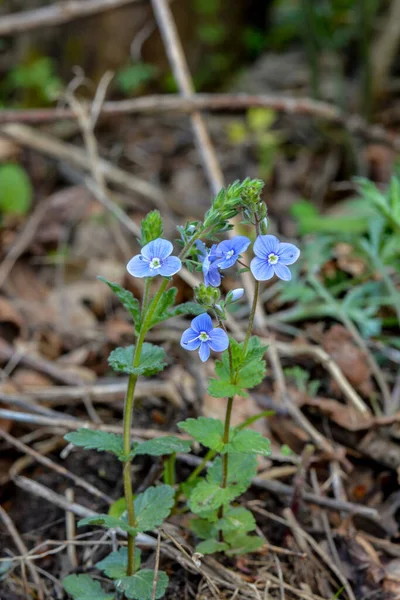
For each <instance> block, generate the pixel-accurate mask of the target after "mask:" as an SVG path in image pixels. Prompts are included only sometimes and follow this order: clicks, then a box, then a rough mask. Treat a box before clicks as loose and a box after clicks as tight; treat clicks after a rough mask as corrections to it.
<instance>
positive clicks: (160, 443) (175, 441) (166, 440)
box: [133, 435, 191, 456]
mask: <svg viewBox="0 0 400 600" xmlns="http://www.w3.org/2000/svg"><path fill="white" fill-rule="evenodd" d="M190 444H191V443H190V441H189V440H181V439H180V438H178V437H175V436H173V435H168V436H165V437H159V438H155V439H153V440H148V441H147V442H143V443H141V444H138V445H137V446H136V447H135V449H134V451H133V455H134V456H136V455H137V454H147V455H149V456H163V455H165V454H173V453H174V452H190Z"/></svg>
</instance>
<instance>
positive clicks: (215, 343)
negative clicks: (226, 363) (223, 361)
mask: <svg viewBox="0 0 400 600" xmlns="http://www.w3.org/2000/svg"><path fill="white" fill-rule="evenodd" d="M209 336H210V339H209V340H208V345H209V346H210V348H211V350H214V352H223V351H224V350H226V349H227V347H228V346H229V338H228V336H227V334H226V333H225V331H224V330H223V329H221V328H220V327H217V328H216V329H213V330H212V331H211V332H210V333H209Z"/></svg>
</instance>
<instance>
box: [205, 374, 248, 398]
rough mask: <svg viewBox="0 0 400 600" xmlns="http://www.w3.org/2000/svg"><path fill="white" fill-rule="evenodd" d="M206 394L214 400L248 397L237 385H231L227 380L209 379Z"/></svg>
mask: <svg viewBox="0 0 400 600" xmlns="http://www.w3.org/2000/svg"><path fill="white" fill-rule="evenodd" d="M207 391H208V393H209V394H210V396H213V397H214V398H233V397H234V396H242V398H245V397H247V396H248V394H247V392H245V390H244V389H243V388H241V387H239V386H238V385H233V383H230V382H229V378H227V379H210V382H209V384H208V390H207Z"/></svg>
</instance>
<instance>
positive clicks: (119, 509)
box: [108, 497, 126, 519]
mask: <svg viewBox="0 0 400 600" xmlns="http://www.w3.org/2000/svg"><path fill="white" fill-rule="evenodd" d="M125 511H126V499H125V498H124V497H122V498H118V500H116V501H115V502H113V503H112V504H111V506H110V508H109V509H108V514H109V516H110V517H117V519H119V518H120V517H122V515H123V514H124V512H125Z"/></svg>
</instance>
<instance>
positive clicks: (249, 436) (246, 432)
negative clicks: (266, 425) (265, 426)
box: [224, 429, 271, 456]
mask: <svg viewBox="0 0 400 600" xmlns="http://www.w3.org/2000/svg"><path fill="white" fill-rule="evenodd" d="M224 452H244V453H245V454H261V455H262V456H269V455H270V454H271V444H270V441H269V440H268V439H267V438H266V437H264V436H263V435H261V433H259V432H258V431H254V430H253V429H242V430H240V431H237V430H236V431H234V433H233V435H232V436H231V441H230V442H229V444H226V446H225V448H224Z"/></svg>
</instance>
